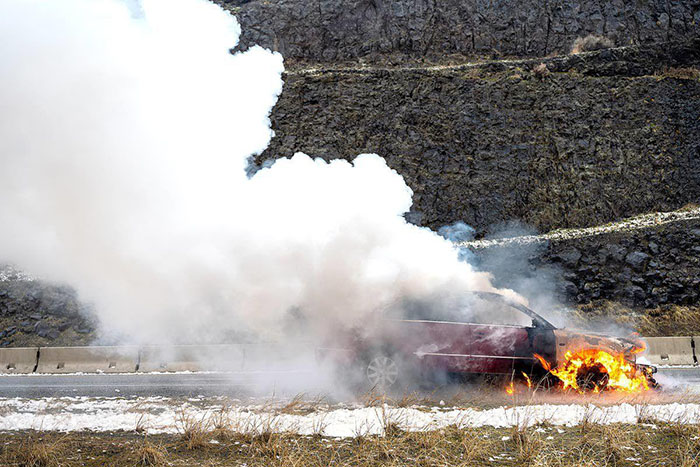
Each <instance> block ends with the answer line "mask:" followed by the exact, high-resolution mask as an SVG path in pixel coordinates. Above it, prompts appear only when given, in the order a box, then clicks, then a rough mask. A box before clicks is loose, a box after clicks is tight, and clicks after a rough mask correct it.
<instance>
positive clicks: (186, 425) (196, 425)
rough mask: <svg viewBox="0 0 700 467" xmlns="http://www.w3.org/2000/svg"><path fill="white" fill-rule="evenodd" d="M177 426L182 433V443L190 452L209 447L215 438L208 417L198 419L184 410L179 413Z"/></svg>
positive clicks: (176, 421)
mask: <svg viewBox="0 0 700 467" xmlns="http://www.w3.org/2000/svg"><path fill="white" fill-rule="evenodd" d="M175 426H176V428H177V430H178V432H179V433H180V442H181V443H182V445H183V446H184V447H185V449H187V450H190V451H191V450H194V449H202V448H205V447H207V446H208V445H209V441H211V439H212V436H213V435H212V431H211V430H210V421H209V420H208V419H207V418H206V417H202V418H197V417H195V416H193V415H191V414H189V413H187V412H186V411H185V410H184V409H183V410H181V411H179V412H178V414H177V419H176V420H175Z"/></svg>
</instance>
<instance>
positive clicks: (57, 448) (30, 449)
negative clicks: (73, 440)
mask: <svg viewBox="0 0 700 467" xmlns="http://www.w3.org/2000/svg"><path fill="white" fill-rule="evenodd" d="M66 440H67V438H66V436H62V437H56V436H52V435H47V436H43V435H38V436H36V435H29V436H27V437H25V438H24V439H23V440H22V441H21V442H20V443H19V445H18V446H17V447H16V448H14V449H8V450H7V451H6V452H5V453H4V456H3V457H4V458H5V459H4V461H5V462H6V464H5V465H15V466H17V467H58V466H60V465H61V462H60V461H61V459H62V457H63V454H64V451H65V448H66Z"/></svg>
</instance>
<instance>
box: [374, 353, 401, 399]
mask: <svg viewBox="0 0 700 467" xmlns="http://www.w3.org/2000/svg"><path fill="white" fill-rule="evenodd" d="M365 375H366V377H367V381H368V382H369V384H370V386H371V387H372V388H373V389H379V390H387V389H390V388H391V387H393V386H394V385H395V384H396V382H397V381H398V379H399V375H400V368H399V364H398V362H397V361H396V359H395V358H393V356H388V355H375V356H373V357H372V358H370V359H369V362H368V363H367V367H366V370H365Z"/></svg>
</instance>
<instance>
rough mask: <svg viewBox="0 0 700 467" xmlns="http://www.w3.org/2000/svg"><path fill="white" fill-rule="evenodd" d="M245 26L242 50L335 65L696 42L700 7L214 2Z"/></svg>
mask: <svg viewBox="0 0 700 467" xmlns="http://www.w3.org/2000/svg"><path fill="white" fill-rule="evenodd" d="M215 1H216V3H219V4H221V5H223V6H224V7H225V8H228V9H229V10H231V11H232V12H233V13H234V14H235V15H236V16H237V17H238V19H239V21H240V23H241V26H242V35H241V41H240V44H239V45H240V48H241V49H246V48H248V47H250V46H252V45H256V44H259V45H262V46H263V47H268V48H271V49H274V50H278V51H280V52H281V53H282V54H283V55H284V56H285V57H286V58H287V59H290V60H303V61H309V62H324V63H329V62H336V61H341V60H355V59H358V58H367V59H370V60H374V59H376V58H377V56H380V55H384V56H386V55H393V56H395V57H400V58H403V59H406V58H409V59H415V60H442V59H443V58H444V57H445V56H448V55H462V56H475V55H476V56H484V55H485V56H491V57H494V56H547V55H548V54H551V53H555V54H560V53H563V52H568V51H569V50H570V48H571V44H572V43H573V41H574V40H575V39H576V38H577V37H582V36H586V35H588V34H602V35H605V36H608V37H610V38H611V39H612V40H613V41H614V43H615V44H616V45H620V46H621V45H630V44H647V43H654V42H664V41H669V40H675V39H685V38H688V37H692V36H693V35H695V36H697V35H698V33H699V32H700V3H698V2H697V1H690V2H687V1H685V2H669V1H667V0H647V1H643V2H642V1H635V2H623V1H613V2H602V1H592V0H579V1H577V0H554V1H551V0H550V1H538V0H525V1H519V2H507V1H487V0H466V1H465V0H441V1H437V0H342V1H341V0H323V1H317V2H308V1H302V0H215Z"/></svg>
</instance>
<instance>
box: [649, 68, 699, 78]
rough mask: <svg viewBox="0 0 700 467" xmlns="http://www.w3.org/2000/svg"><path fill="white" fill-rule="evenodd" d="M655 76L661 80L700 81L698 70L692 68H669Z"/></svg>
mask: <svg viewBox="0 0 700 467" xmlns="http://www.w3.org/2000/svg"><path fill="white" fill-rule="evenodd" d="M657 75H659V76H660V77H662V78H673V79H689V80H697V79H700V70H699V69H697V68H694V67H678V68H676V67H670V68H664V69H663V70H662V71H661V72H659V73H657Z"/></svg>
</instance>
